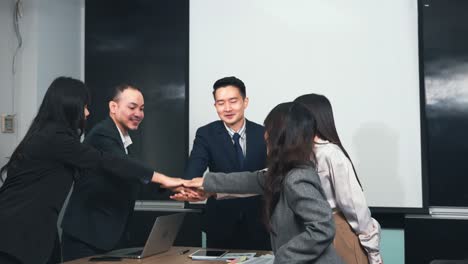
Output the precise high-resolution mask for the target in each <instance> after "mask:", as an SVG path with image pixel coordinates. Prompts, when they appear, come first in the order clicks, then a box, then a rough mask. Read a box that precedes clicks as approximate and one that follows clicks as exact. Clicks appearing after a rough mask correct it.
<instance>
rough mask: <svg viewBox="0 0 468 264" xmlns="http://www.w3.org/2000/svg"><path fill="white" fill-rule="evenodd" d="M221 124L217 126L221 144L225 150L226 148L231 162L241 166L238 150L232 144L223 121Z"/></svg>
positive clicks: (237, 166)
mask: <svg viewBox="0 0 468 264" xmlns="http://www.w3.org/2000/svg"><path fill="white" fill-rule="evenodd" d="M219 124H220V125H219V126H217V128H216V130H217V131H216V135H217V137H218V142H221V145H222V147H223V149H224V150H226V156H227V158H228V159H229V161H230V162H231V164H236V168H240V164H239V161H238V160H237V158H236V151H235V149H234V144H232V139H231V136H229V133H228V132H227V130H226V128H225V127H224V124H223V122H222V121H221V122H219Z"/></svg>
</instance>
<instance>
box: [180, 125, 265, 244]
mask: <svg viewBox="0 0 468 264" xmlns="http://www.w3.org/2000/svg"><path fill="white" fill-rule="evenodd" d="M245 129H246V130H245V132H246V139H247V142H246V143H247V144H246V145H247V151H246V157H245V161H244V167H243V168H240V165H239V162H238V161H237V159H236V154H235V149H234V145H233V143H232V139H231V137H230V136H229V133H228V132H227V130H226V128H225V126H224V124H223V122H222V121H215V122H212V123H210V124H208V125H205V126H203V127H200V128H199V129H198V130H197V132H196V136H195V140H194V143H193V148H192V152H191V154H190V158H189V160H188V163H187V167H186V170H185V178H186V179H192V178H194V177H201V176H203V173H204V172H205V170H206V169H207V168H208V169H209V170H210V172H225V173H229V172H238V171H256V170H260V169H263V168H265V162H266V146H265V140H264V138H263V134H264V128H263V126H261V125H259V124H256V123H253V122H250V121H248V120H246V128H245ZM261 204H262V203H261V198H260V197H249V198H242V199H227V200H215V199H212V198H210V199H209V200H208V202H207V205H206V212H205V216H206V217H205V221H204V229H205V231H206V232H207V233H208V240H209V239H210V235H211V236H215V235H216V236H218V237H219V236H227V235H228V233H229V232H230V231H231V230H232V229H233V226H234V225H235V224H236V222H239V220H242V219H240V218H243V219H244V220H242V221H244V222H245V224H246V226H245V232H246V233H248V232H250V233H260V235H263V236H266V237H267V238H268V234H267V233H266V232H265V231H264V228H263V227H262V225H261V223H260V222H261V220H260V219H261ZM257 230H258V231H257Z"/></svg>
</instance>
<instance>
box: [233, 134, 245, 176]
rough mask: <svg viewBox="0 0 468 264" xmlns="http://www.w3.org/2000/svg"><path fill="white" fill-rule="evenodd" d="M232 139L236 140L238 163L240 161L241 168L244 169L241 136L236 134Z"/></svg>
mask: <svg viewBox="0 0 468 264" xmlns="http://www.w3.org/2000/svg"><path fill="white" fill-rule="evenodd" d="M232 139H233V140H234V148H235V149H236V156H237V161H239V166H240V168H241V169H242V168H243V167H244V153H243V152H242V148H241V146H240V143H239V139H240V135H239V134H238V133H234V135H233V136H232Z"/></svg>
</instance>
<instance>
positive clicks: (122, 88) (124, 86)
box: [109, 83, 143, 102]
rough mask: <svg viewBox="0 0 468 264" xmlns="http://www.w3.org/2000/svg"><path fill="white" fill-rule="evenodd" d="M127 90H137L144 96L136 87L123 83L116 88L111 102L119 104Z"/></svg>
mask: <svg viewBox="0 0 468 264" xmlns="http://www.w3.org/2000/svg"><path fill="white" fill-rule="evenodd" d="M127 89H132V90H136V91H139V92H140V93H141V94H143V93H142V92H141V90H140V89H138V88H137V87H135V86H134V85H131V84H127V83H122V84H119V85H117V86H115V87H114V92H113V93H112V96H111V98H110V100H109V101H114V102H117V101H118V100H119V98H120V95H121V94H122V93H123V92H124V91H125V90H127Z"/></svg>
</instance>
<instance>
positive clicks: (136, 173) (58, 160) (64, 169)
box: [0, 123, 153, 264]
mask: <svg viewBox="0 0 468 264" xmlns="http://www.w3.org/2000/svg"><path fill="white" fill-rule="evenodd" d="M22 153H23V155H24V157H23V158H22V159H21V160H20V161H17V162H15V163H14V164H12V167H10V168H9V170H8V176H7V179H6V181H5V183H4V185H3V186H2V187H1V188H0V252H5V253H8V254H10V255H12V256H14V257H16V258H18V259H19V260H20V261H22V262H23V263H24V264H30V263H31V264H41V263H45V262H46V261H47V260H48V258H49V256H50V255H51V253H52V250H53V246H54V241H55V239H56V236H57V226H56V225H57V218H58V213H59V211H60V209H61V208H62V205H63V202H64V201H65V198H66V196H67V194H68V192H69V190H70V187H71V184H72V181H73V179H74V175H75V172H76V170H77V169H90V168H98V167H100V168H103V169H105V170H106V171H109V172H111V173H112V174H113V175H116V177H121V178H126V179H133V180H135V181H137V180H140V181H142V182H147V181H149V180H151V177H152V175H153V170H151V169H149V168H147V167H145V166H144V165H143V164H141V163H140V162H138V161H135V160H131V159H123V158H119V157H116V156H114V155H110V154H106V153H103V152H100V151H98V150H96V149H94V148H92V147H90V146H87V145H84V144H81V143H80V141H79V138H78V137H77V136H76V133H74V132H73V131H71V130H69V129H68V128H66V127H64V126H62V125H60V124H52V123H51V124H48V125H46V126H45V127H44V128H43V129H41V130H40V131H39V132H37V133H36V134H35V135H34V136H33V137H32V138H31V139H30V140H28V142H25V144H24V149H23V151H22Z"/></svg>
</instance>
